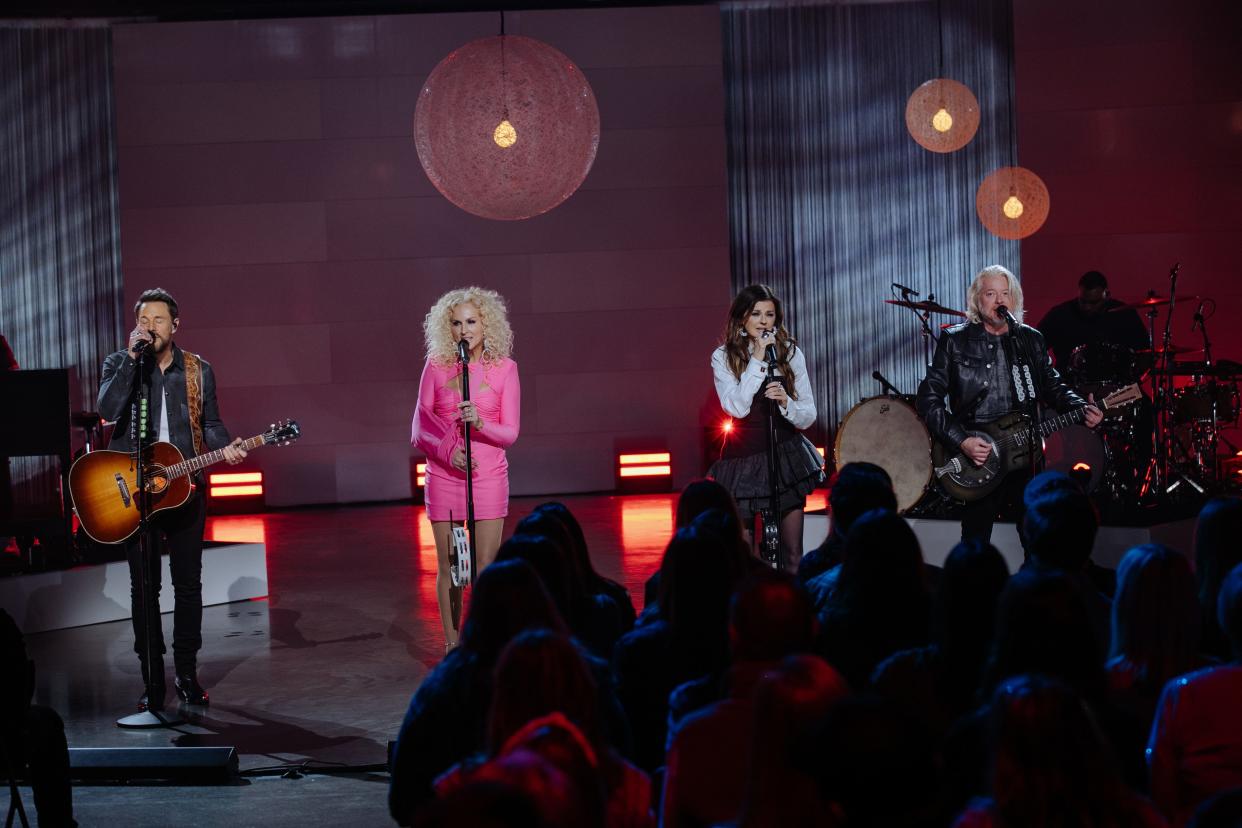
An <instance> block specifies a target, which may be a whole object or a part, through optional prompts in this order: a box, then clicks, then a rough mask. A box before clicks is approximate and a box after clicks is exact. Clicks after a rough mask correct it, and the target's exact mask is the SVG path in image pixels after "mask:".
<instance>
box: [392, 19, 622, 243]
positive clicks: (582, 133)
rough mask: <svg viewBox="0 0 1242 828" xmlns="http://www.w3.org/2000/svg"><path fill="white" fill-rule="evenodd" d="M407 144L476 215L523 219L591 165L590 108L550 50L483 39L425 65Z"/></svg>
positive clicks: (550, 203) (593, 126)
mask: <svg viewBox="0 0 1242 828" xmlns="http://www.w3.org/2000/svg"><path fill="white" fill-rule="evenodd" d="M414 144H415V146H416V147H417V149H418V158H419V161H421V162H422V165H423V169H424V170H425V171H426V172H427V177H428V178H430V179H431V183H432V184H434V185H435V187H436V189H437V190H439V191H440V192H441V193H442V194H443V195H444V197H445V198H447V199H448V200H449V201H451V202H453V203H454V204H456V205H457V206H458V207H460V208H462V209H463V210H465V211H467V212H469V213H473V214H474V215H476V216H482V217H483V218H489V219H499V220H508V221H512V220H517V219H525V218H530V217H531V216H537V215H539V214H541V213H546V212H547V211H548V210H551V209H552V208H553V207H555V206H556V205H558V204H560V203H561V202H562V201H564V200H565V199H567V198H569V197H570V196H571V195H573V193H574V191H575V190H577V189H578V186H579V185H580V184H582V181H583V179H585V178H586V176H587V173H588V172H590V170H591V165H592V164H593V163H594V161H595V152H596V150H597V149H598V147H599V107H598V105H597V104H596V102H595V93H594V92H592V91H591V85H590V84H589V83H587V80H586V78H585V77H584V76H583V74H582V71H581V70H580V69H578V67H577V66H575V65H574V63H573V61H571V60H570V59H569V58H567V57H566V56H565V55H564V54H562V53H561V52H559V51H558V50H556V49H554V48H552V47H551V46H549V45H548V44H546V43H543V42H542V41H539V40H535V39H534V38H529V37H521V36H518V35H500V36H498V37H487V38H483V39H481V40H475V41H472V42H470V43H467V44H466V45H464V46H462V47H461V48H460V49H457V50H456V51H454V52H453V53H451V54H450V55H448V57H446V58H444V60H442V61H440V63H439V64H438V65H437V66H436V68H435V69H433V70H432V71H431V75H430V76H428V78H427V81H426V82H425V83H424V84H423V86H422V89H421V90H420V92H419V96H418V104H417V106H416V107H415V109H414Z"/></svg>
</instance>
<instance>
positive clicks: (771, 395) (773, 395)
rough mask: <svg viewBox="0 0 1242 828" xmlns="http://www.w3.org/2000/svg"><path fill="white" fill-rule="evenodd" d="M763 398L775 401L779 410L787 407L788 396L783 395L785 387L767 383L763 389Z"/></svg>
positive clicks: (775, 383)
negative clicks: (778, 405)
mask: <svg viewBox="0 0 1242 828" xmlns="http://www.w3.org/2000/svg"><path fill="white" fill-rule="evenodd" d="M763 396H765V397H767V398H768V399H769V400H776V402H777V403H779V404H780V407H781V408H787V407H788V406H789V395H788V394H786V393H785V386H783V385H781V384H780V383H779V382H769V383H768V387H767V388H765V389H763Z"/></svg>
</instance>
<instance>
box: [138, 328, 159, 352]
mask: <svg viewBox="0 0 1242 828" xmlns="http://www.w3.org/2000/svg"><path fill="white" fill-rule="evenodd" d="M147 336H149V337H151V338H150V339H140V340H138V341H137V342H135V343H134V353H136V354H141V353H142V352H143V351H145V350H147V349H148V348H151V347H152V346H154V345H155V331H147Z"/></svg>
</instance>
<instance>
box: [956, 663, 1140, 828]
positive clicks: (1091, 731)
mask: <svg viewBox="0 0 1242 828" xmlns="http://www.w3.org/2000/svg"><path fill="white" fill-rule="evenodd" d="M989 718H990V723H989V725H990V727H989V729H990V731H991V740H990V741H991V745H992V748H991V751H990V752H991V760H990V762H989V766H990V773H989V776H990V779H989V786H988V789H989V796H988V797H986V798H982V799H979V800H976V801H974V802H972V803H971V804H970V806H969V807H968V808H967V809H966V810H965V811H964V812H963V813H962V814H961V816H960V817H959V818H958V820H957V822H956V823H955V828H991V826H998V827H999V826H1023V825H1030V826H1050V825H1066V826H1068V825H1074V826H1106V825H1115V826H1133V827H1134V828H1145V826H1150V828H1157V827H1158V826H1162V825H1164V821H1163V820H1162V819H1161V818H1160V815H1159V814H1158V813H1157V812H1156V810H1155V809H1154V808H1153V807H1152V806H1151V803H1149V802H1147V801H1146V800H1145V799H1143V798H1142V797H1140V796H1139V795H1138V794H1136V793H1134V792H1133V791H1132V790H1130V789H1129V788H1128V787H1126V784H1125V782H1123V781H1122V777H1121V774H1120V773H1119V772H1118V769H1117V763H1116V760H1115V759H1114V757H1113V754H1112V751H1111V749H1110V747H1109V744H1108V741H1107V740H1106V739H1105V738H1104V736H1103V734H1102V733H1101V730H1100V727H1099V726H1098V725H1097V724H1096V719H1095V716H1094V715H1093V713H1092V711H1091V710H1090V708H1089V707H1088V706H1087V705H1086V704H1084V703H1083V701H1082V699H1081V698H1080V697H1079V696H1078V694H1077V693H1075V692H1074V690H1073V689H1072V688H1071V687H1069V686H1068V685H1066V684H1064V683H1062V682H1060V681H1057V680H1056V679H1051V678H1047V677H1044V676H1039V675H1020V676H1013V677H1011V678H1009V679H1006V680H1005V681H1003V682H1001V683H1000V684H999V685H998V686H997V688H996V691H995V693H994V694H993V696H992V703H991V710H990V717H989Z"/></svg>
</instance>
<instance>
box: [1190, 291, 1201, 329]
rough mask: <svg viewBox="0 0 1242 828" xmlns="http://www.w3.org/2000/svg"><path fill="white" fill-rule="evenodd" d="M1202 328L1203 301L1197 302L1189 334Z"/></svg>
mask: <svg viewBox="0 0 1242 828" xmlns="http://www.w3.org/2000/svg"><path fill="white" fill-rule="evenodd" d="M1202 327H1203V300H1202V299H1200V300H1199V309H1198V310H1197V311H1195V321H1194V322H1191V323H1190V332H1191V333H1194V332H1195V331H1197V330H1198V329H1199V328H1202Z"/></svg>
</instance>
